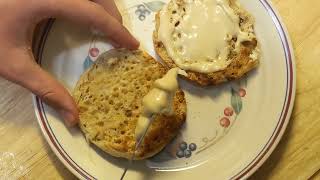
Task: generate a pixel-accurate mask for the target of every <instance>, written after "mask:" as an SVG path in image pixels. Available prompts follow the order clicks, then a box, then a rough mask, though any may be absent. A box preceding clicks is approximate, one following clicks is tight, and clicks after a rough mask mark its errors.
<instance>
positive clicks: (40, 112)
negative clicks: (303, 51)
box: [32, 0, 296, 179]
mask: <svg viewBox="0 0 320 180" xmlns="http://www.w3.org/2000/svg"><path fill="white" fill-rule="evenodd" d="M259 2H261V4H262V5H263V6H264V8H265V10H266V11H267V13H268V14H269V16H270V17H271V18H272V22H273V24H274V26H275V27H276V29H277V33H278V35H279V38H280V39H281V42H282V46H283V51H284V54H285V61H286V69H287V85H286V86H287V88H286V97H285V98H286V99H285V102H284V106H283V108H284V109H283V110H282V112H281V115H280V117H279V121H278V123H277V126H276V127H275V129H274V131H273V133H272V135H271V136H270V138H269V140H268V141H267V142H266V144H265V145H264V147H263V148H262V150H261V151H260V152H259V154H258V155H256V157H255V158H253V160H252V161H251V162H250V163H249V164H248V165H247V166H246V167H245V168H243V169H242V170H241V171H239V172H238V173H237V174H235V175H234V176H232V177H231V178H230V179H242V178H248V177H250V176H251V175H252V174H253V173H254V172H256V171H257V170H258V169H259V168H260V167H261V166H262V164H264V162H265V161H266V160H267V159H268V158H269V157H270V155H271V153H272V152H273V151H274V149H275V148H276V147H277V145H278V144H279V141H280V140H281V139H282V136H283V134H284V132H285V130H286V128H287V125H288V123H289V120H290V117H291V113H292V109H293V106H294V101H295V92H296V65H295V57H294V51H293V47H292V43H291V40H290V36H289V33H288V31H287V29H286V27H285V25H284V23H283V21H282V20H281V17H280V15H279V13H278V11H277V10H276V8H275V7H274V5H273V3H272V2H270V0H259ZM53 23H54V19H50V20H49V21H48V22H47V23H46V24H45V27H44V28H43V29H42V32H40V36H41V37H40V41H39V42H38V44H35V45H34V46H33V48H34V51H35V57H36V59H37V63H38V64H39V65H40V66H41V60H42V53H43V50H44V47H45V44H46V40H47V37H48V35H49V33H50V30H51V27H52V25H53ZM288 68H289V69H288ZM288 81H289V82H288ZM288 84H289V87H288ZM32 99H33V106H34V111H35V114H36V117H37V121H38V124H39V126H40V129H41V132H42V134H43V136H44V137H45V139H46V141H47V142H48V144H49V145H50V147H51V149H52V150H53V152H54V153H55V155H56V156H57V157H58V158H59V159H60V161H61V162H62V163H63V164H64V165H65V166H66V167H67V169H69V170H70V171H71V172H72V173H73V174H74V175H76V176H77V177H78V178H80V179H97V178H95V177H94V176H92V175H90V174H89V173H87V172H86V171H85V170H83V169H82V168H81V167H80V166H79V165H77V163H76V162H74V161H73V160H72V158H71V157H70V156H69V155H68V154H67V153H66V152H65V151H64V149H63V147H62V146H61V145H60V143H59V141H58V140H57V139H56V137H55V135H54V133H53V132H52V130H51V127H50V124H49V123H48V121H47V117H46V114H45V111H44V107H43V102H42V100H41V99H40V98H39V97H37V96H35V95H32Z"/></svg>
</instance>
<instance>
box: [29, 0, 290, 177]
mask: <svg viewBox="0 0 320 180" xmlns="http://www.w3.org/2000/svg"><path fill="white" fill-rule="evenodd" d="M240 2H241V4H242V5H243V6H244V7H245V8H246V9H247V10H248V11H250V12H251V13H252V14H253V15H254V17H255V19H256V25H255V31H256V34H257V37H258V39H259V41H260V44H261V49H262V57H261V64H260V66H259V68H257V69H256V70H255V71H253V72H251V73H250V74H249V75H248V76H246V77H244V78H243V79H242V80H241V81H237V82H231V83H226V84H223V85H220V86H217V87H208V88H200V87H196V86H193V85H191V84H189V83H188V82H185V81H180V82H181V86H182V88H183V90H184V92H185V94H186V99H187V104H188V113H187V123H186V125H185V127H184V128H183V129H182V130H181V132H180V134H179V135H178V137H177V138H176V139H175V140H174V141H173V142H172V143H171V144H170V145H169V146H168V147H167V148H166V149H165V150H164V151H163V152H161V153H160V154H159V155H157V156H156V157H154V158H152V159H150V160H148V161H142V162H139V163H136V164H135V165H134V167H132V168H131V169H130V170H129V172H128V174H127V177H126V178H127V179H130V180H133V179H192V180H194V179H197V178H199V177H201V179H240V178H246V177H248V176H250V175H251V174H252V173H253V172H254V171H256V170H257V168H258V167H260V166H261V165H262V163H263V162H264V161H265V160H266V158H267V157H268V156H269V155H270V153H271V152H272V151H273V149H274V148H275V147H276V145H277V143H278V142H279V140H280V138H281V136H282V134H283V132H284V131H285V128H286V125H287V123H288V120H289V118H290V114H291V110H292V107H293V102H294V95H295V65H294V57H293V51H292V48H291V44H290V40H289V37H288V34H287V33H286V30H285V28H284V26H283V24H282V23H281V21H280V18H279V16H278V15H277V13H275V10H274V8H273V7H272V6H271V4H270V2H268V1H266V0H252V1H251V0H250V1H249V0H240ZM118 5H119V7H120V9H121V11H122V13H123V17H124V22H125V24H126V26H127V27H128V28H129V29H130V31H131V32H132V33H133V34H134V35H135V36H136V37H137V38H138V39H139V40H140V41H141V43H142V48H143V49H145V50H146V51H148V52H149V53H150V54H151V55H153V56H155V53H154V49H153V46H152V38H151V33H152V31H153V29H154V12H155V11H157V10H158V9H159V8H161V7H162V6H163V5H164V1H158V0H149V1H148V0H144V1H141V0H139V1H131V0H122V1H118ZM110 48H111V46H110V45H109V44H108V43H106V42H105V41H104V40H103V38H96V37H94V36H93V35H92V34H91V33H90V32H89V31H86V30H85V28H79V27H77V26H74V25H72V24H70V23H66V22H62V21H55V22H54V23H53V22H52V21H50V22H49V23H48V24H47V26H46V28H45V31H44V32H43V35H42V38H41V43H40V44H39V46H38V47H36V49H37V51H38V54H37V57H38V60H39V61H38V63H39V64H41V66H42V67H43V68H44V69H46V70H48V71H49V72H50V73H51V74H53V76H55V77H56V78H57V79H58V80H59V81H60V82H61V83H63V84H64V85H65V87H67V88H68V89H69V90H71V89H72V88H73V87H74V85H75V83H76V82H77V80H78V78H79V76H80V74H81V73H82V72H83V71H84V69H85V68H87V67H88V66H90V64H91V63H93V62H94V61H95V59H96V57H97V56H98V54H99V53H101V52H103V51H105V50H108V49H110ZM34 106H35V111H36V115H37V117H38V121H39V125H40V127H41V129H42V132H43V134H44V136H45V138H46V139H47V141H48V143H49V144H50V146H51V148H52V150H53V151H54V152H55V154H56V155H57V156H58V157H59V159H60V160H61V161H62V162H63V163H64V164H65V166H66V167H67V168H68V169H69V170H70V171H72V172H73V173H74V174H75V175H76V176H77V177H79V178H81V179H119V178H120V176H121V173H122V168H123V167H124V166H125V164H126V161H124V160H121V159H117V158H113V157H111V156H109V155H107V154H105V153H103V152H101V151H100V150H98V149H96V148H95V147H92V146H89V145H88V144H87V143H86V141H85V138H84V137H83V136H82V134H81V132H80V131H79V129H77V128H75V129H72V130H68V129H67V128H66V127H65V126H64V124H63V122H62V121H61V118H60V117H59V116H58V115H57V114H56V113H55V112H54V111H53V110H51V109H50V108H49V107H48V106H46V105H45V104H43V103H42V101H41V100H40V99H39V98H37V97H34ZM182 141H185V142H186V143H188V144H190V143H195V145H196V150H194V151H188V152H191V156H190V157H188V158H187V157H182V158H178V157H177V156H176V154H177V153H178V151H179V150H180V148H179V144H180V143H181V142H182ZM180 153H181V152H180ZM189 154H190V153H189ZM187 155H188V153H187ZM146 165H148V166H149V167H154V168H156V169H150V168H147V167H146ZM159 167H160V168H159ZM161 167H162V168H161ZM163 167H168V168H167V169H166V168H163Z"/></svg>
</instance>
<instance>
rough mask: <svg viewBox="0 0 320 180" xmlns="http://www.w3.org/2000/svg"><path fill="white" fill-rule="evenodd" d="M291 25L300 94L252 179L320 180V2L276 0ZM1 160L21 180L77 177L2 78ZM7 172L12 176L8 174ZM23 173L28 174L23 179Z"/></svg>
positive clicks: (28, 104) (22, 95)
mask: <svg viewBox="0 0 320 180" xmlns="http://www.w3.org/2000/svg"><path fill="white" fill-rule="evenodd" d="M273 3H274V5H275V6H276V7H277V8H278V11H279V12H280V15H281V16H282V19H283V21H284V23H285V24H286V26H287V28H288V31H289V34H290V36H291V40H292V43H293V47H294V50H295V57H296V64H297V94H296V101H295V106H294V111H293V114H292V117H291V120H290V123H289V125H288V128H287V130H286V132H285V134H284V136H283V138H282V140H281V141H280V144H279V145H278V146H277V148H276V149H275V151H274V152H273V153H272V155H271V157H270V158H269V159H268V160H267V162H266V163H265V164H264V165H263V166H262V167H261V168H260V169H259V170H258V171H257V172H256V173H255V174H254V175H253V176H252V177H251V178H250V179H280V180H282V179H290V180H291V179H299V180H300V179H301V180H304V179H320V115H319V114H320V1H319V0H273ZM0 92H1V96H0V136H1V140H0V157H2V158H4V157H5V158H8V159H9V161H10V163H13V165H15V167H18V168H15V169H12V170H10V172H5V171H4V170H1V158H0V179H2V178H3V177H5V175H8V176H11V177H20V178H21V179H76V178H75V177H74V176H73V175H72V174H71V173H70V172H69V171H68V170H67V169H66V168H65V167H64V166H63V164H62V163H61V162H60V161H59V160H58V158H57V157H56V156H55V155H54V153H53V152H52V151H51V149H50V147H49V146H48V144H47V142H46V141H45V140H44V138H43V137H42V135H41V132H40V129H39V127H38V125H37V122H36V117H35V115H34V110H33V106H32V99H31V94H30V93H29V92H28V91H27V90H25V89H23V88H21V87H19V86H17V85H14V84H12V83H10V82H7V81H6V80H4V79H0ZM5 173H8V174H5ZM21 175H23V176H21Z"/></svg>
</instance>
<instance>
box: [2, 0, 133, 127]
mask: <svg viewBox="0 0 320 180" xmlns="http://www.w3.org/2000/svg"><path fill="white" fill-rule="evenodd" d="M0 17H1V21H0V42H1V43H0V64H1V66H0V76H2V77H3V78H6V79H8V80H9V81H12V82H14V83H17V84H19V85H21V86H23V87H25V88H26V89H28V90H30V91H31V92H32V93H34V94H35V95H37V96H39V97H40V98H41V99H42V100H44V101H45V102H46V103H47V104H49V105H50V106H52V107H53V108H54V109H55V110H56V111H57V112H58V113H59V114H60V115H61V117H62V118H63V119H64V120H65V122H66V124H67V125H68V126H73V125H75V124H77V122H78V121H79V112H78V110H77V107H76V104H75V102H74V101H73V99H72V97H71V95H70V94H69V93H68V91H67V90H66V89H65V88H64V87H63V86H62V85H61V84H60V83H59V82H58V81H57V80H55V79H54V78H53V77H52V76H51V75H50V74H49V73H47V72H46V71H44V70H43V69H41V68H40V66H39V65H37V64H36V62H35V60H34V56H33V54H32V51H31V45H32V42H31V40H32V36H33V31H34V28H35V26H36V25H37V24H38V23H39V22H40V21H41V20H43V19H47V18H49V17H54V18H63V19H66V20H69V21H72V22H75V23H77V24H80V25H83V26H84V27H91V28H94V29H97V30H99V31H100V32H102V33H104V34H105V36H106V37H107V38H109V39H110V40H111V42H112V44H113V45H114V46H115V47H123V48H127V49H137V48H138V47H139V42H138V41H137V40H136V39H135V38H134V37H133V36H132V35H131V34H130V33H129V32H128V30H127V29H126V28H125V27H124V26H123V25H122V18H121V15H120V13H119V11H118V9H117V7H116V5H115V3H114V1H112V0H94V1H88V0H0Z"/></svg>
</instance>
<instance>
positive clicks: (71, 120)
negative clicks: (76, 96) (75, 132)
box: [60, 110, 77, 127]
mask: <svg viewBox="0 0 320 180" xmlns="http://www.w3.org/2000/svg"><path fill="white" fill-rule="evenodd" d="M60 114H61V116H62V118H63V119H64V122H65V124H66V125H67V126H68V127H72V126H74V125H76V124H77V121H76V118H75V116H74V115H73V114H72V113H70V112H68V111H65V110H62V111H60Z"/></svg>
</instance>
